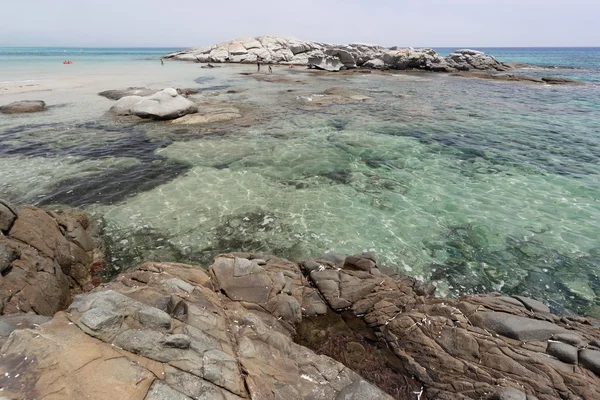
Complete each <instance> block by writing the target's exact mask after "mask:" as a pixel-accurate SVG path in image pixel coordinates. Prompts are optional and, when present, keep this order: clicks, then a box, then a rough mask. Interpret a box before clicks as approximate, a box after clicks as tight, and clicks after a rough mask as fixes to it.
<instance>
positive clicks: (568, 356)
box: [546, 342, 577, 364]
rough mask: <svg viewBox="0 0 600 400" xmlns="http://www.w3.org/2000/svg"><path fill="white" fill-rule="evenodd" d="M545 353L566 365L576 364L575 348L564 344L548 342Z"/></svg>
mask: <svg viewBox="0 0 600 400" xmlns="http://www.w3.org/2000/svg"><path fill="white" fill-rule="evenodd" d="M546 352H547V353H548V354H550V355H551V356H554V357H556V358H558V359H559V360H560V361H562V362H565V363H567V364H577V347H573V346H571V345H569V344H566V343H560V342H550V343H548V349H547V350H546Z"/></svg>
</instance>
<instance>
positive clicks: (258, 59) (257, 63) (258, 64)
mask: <svg viewBox="0 0 600 400" xmlns="http://www.w3.org/2000/svg"><path fill="white" fill-rule="evenodd" d="M256 66H257V67H258V71H256V72H260V56H258V55H257V56H256Z"/></svg>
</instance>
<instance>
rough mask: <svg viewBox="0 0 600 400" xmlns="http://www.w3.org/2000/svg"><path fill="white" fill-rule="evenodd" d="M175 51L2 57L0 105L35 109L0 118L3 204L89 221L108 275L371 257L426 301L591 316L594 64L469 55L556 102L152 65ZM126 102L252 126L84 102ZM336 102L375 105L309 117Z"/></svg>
mask: <svg viewBox="0 0 600 400" xmlns="http://www.w3.org/2000/svg"><path fill="white" fill-rule="evenodd" d="M173 50H176V49H166V48H165V49H144V48H142V49H121V48H119V49H90V48H76V49H74V48H18V47H0V104H6V103H10V102H12V101H16V100H36V99H40V100H44V101H46V103H47V104H48V109H47V111H45V112H42V113H38V114H29V115H2V114H0V197H1V198H3V199H5V200H8V201H10V202H13V203H15V204H18V205H28V204H37V205H43V206H48V207H56V208H64V207H80V208H82V209H85V210H87V211H88V212H89V213H91V214H92V215H93V217H94V219H95V221H96V222H97V223H98V225H99V226H101V227H102V229H103V232H104V235H105V238H106V240H107V251H108V258H107V261H108V266H107V268H108V269H109V270H110V271H111V273H113V274H117V273H119V272H121V271H123V270H126V269H127V268H130V267H132V266H134V265H137V264H139V263H141V262H143V261H147V260H156V261H177V262H185V263H190V264H197V265H202V266H204V267H207V266H208V265H210V263H211V260H212V258H213V257H214V256H215V255H217V254H219V253H221V252H231V251H251V252H263V253H271V254H276V255H278V256H280V257H286V258H290V259H293V260H300V259H305V258H308V257H314V256H318V255H320V254H323V253H326V252H337V253H345V254H354V253H358V252H363V251H374V252H376V254H377V258H378V262H379V263H380V264H386V265H390V266H394V267H396V268H397V269H398V270H400V271H401V272H403V273H406V274H409V275H412V276H415V277H418V278H420V279H423V280H425V281H428V282H433V283H435V284H436V286H437V288H438V294H439V295H443V296H454V297H456V296H461V295H465V294H473V293H485V292H498V293H503V294H507V295H517V294H519V295H525V296H530V297H533V298H536V299H538V300H542V301H544V302H546V303H548V304H549V305H550V306H551V308H552V310H553V311H554V312H558V313H567V314H568V313H578V314H584V315H592V316H596V317H599V316H600V276H599V272H600V48H487V49H478V50H482V51H485V52H486V53H488V54H492V55H494V56H495V57H496V58H497V59H498V60H500V61H505V62H519V63H524V64H527V65H528V66H527V67H526V68H523V69H519V70H516V71H514V72H512V73H515V74H524V75H530V76H560V77H567V78H571V79H576V80H580V81H582V82H583V84H581V85H564V86H563V85H561V86H553V85H540V84H529V83H519V82H499V81H488V80H481V79H471V78H463V77H456V76H451V75H448V74H435V73H422V72H419V73H403V72H392V73H385V74H312V73H307V72H306V71H305V70H303V69H301V68H296V69H293V70H292V69H288V68H285V67H275V68H274V75H277V78H275V79H257V78H256V77H255V76H252V75H248V73H249V72H254V69H255V66H253V65H224V66H222V67H221V68H213V69H202V68H200V65H199V64H195V63H184V62H172V61H165V63H164V65H162V64H161V63H160V61H159V57H160V56H161V55H164V54H166V53H168V52H170V51H173ZM436 50H438V51H439V52H440V53H441V54H448V53H450V52H451V51H452V50H454V49H436ZM67 60H71V61H73V63H72V64H68V65H65V64H63V61H67ZM127 87H148V88H156V89H160V88H165V87H179V88H195V89H200V94H199V95H197V96H196V99H199V101H202V102H205V103H214V104H215V105H218V106H223V107H231V106H235V107H238V108H240V109H243V110H244V113H246V114H247V115H250V117H245V118H243V121H242V122H232V123H221V124H216V125H209V126H207V127H198V126H185V125H174V124H171V123H169V122H147V121H144V122H138V121H133V120H131V119H118V118H115V117H112V116H110V115H109V114H107V111H108V109H109V108H110V107H111V105H112V104H113V103H114V102H113V101H112V100H108V99H106V98H104V97H101V96H98V95H97V93H98V92H100V91H103V90H108V89H122V88H127ZM334 87H341V88H344V89H345V90H346V91H348V92H352V93H356V94H361V95H363V96H368V97H369V98H370V100H369V101H365V102H358V103H347V104H330V105H326V106H323V105H321V106H318V105H315V104H314V100H315V99H316V98H319V97H320V96H322V93H323V91H324V90H326V89H329V88H334Z"/></svg>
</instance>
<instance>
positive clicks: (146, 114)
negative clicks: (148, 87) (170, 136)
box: [123, 88, 198, 120]
mask: <svg viewBox="0 0 600 400" xmlns="http://www.w3.org/2000/svg"><path fill="white" fill-rule="evenodd" d="M123 99H126V97H124V98H123ZM197 111H198V107H197V106H196V104H194V103H193V102H192V101H190V100H188V99H186V98H185V97H183V96H181V95H180V94H179V93H177V90H175V89H173V88H168V89H164V90H162V91H160V92H158V93H156V94H153V95H152V96H149V97H144V98H142V99H141V100H140V101H138V102H137V103H135V104H133V105H132V106H131V114H133V115H136V116H138V117H140V118H151V119H159V120H167V119H175V118H179V117H183V116H184V115H187V114H193V113H195V112H197Z"/></svg>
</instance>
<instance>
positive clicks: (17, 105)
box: [0, 100, 46, 114]
mask: <svg viewBox="0 0 600 400" xmlns="http://www.w3.org/2000/svg"><path fill="white" fill-rule="evenodd" d="M45 108H46V103H44V102H43V101H41V100H22V101H15V102H13V103H10V104H7V105H5V106H2V107H0V113H4V114H24V113H33V112H40V111H44V109H45Z"/></svg>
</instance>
